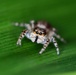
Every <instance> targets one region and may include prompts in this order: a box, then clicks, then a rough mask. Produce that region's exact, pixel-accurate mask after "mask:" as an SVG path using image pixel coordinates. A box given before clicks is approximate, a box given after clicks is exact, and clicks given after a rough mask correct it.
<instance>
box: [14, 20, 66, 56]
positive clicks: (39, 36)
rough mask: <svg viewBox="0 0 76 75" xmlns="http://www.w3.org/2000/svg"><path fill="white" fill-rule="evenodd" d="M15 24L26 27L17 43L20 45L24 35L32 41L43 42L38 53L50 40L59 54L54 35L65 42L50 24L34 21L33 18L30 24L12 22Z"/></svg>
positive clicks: (43, 49) (42, 50)
mask: <svg viewBox="0 0 76 75" xmlns="http://www.w3.org/2000/svg"><path fill="white" fill-rule="evenodd" d="M14 24H15V25H16V26H22V27H26V30H24V31H23V32H22V33H21V35H20V37H19V39H18V41H17V44H18V45H21V40H22V38H23V37H24V36H26V37H27V38H28V39H30V40H31V41H32V42H36V43H40V44H43V48H42V49H41V50H40V52H39V54H42V53H43V52H44V51H45V49H46V48H47V46H48V45H49V43H50V42H53V43H54V46H55V47H56V51H57V54H58V55H59V48H58V44H57V42H56V40H55V37H57V38H58V39H60V40H61V41H62V42H65V40H64V39H63V38H61V37H60V35H57V34H56V29H55V28H53V27H51V25H50V24H49V23H48V22H46V21H38V22H35V21H34V20H32V21H30V24H26V23H20V24H19V23H14Z"/></svg>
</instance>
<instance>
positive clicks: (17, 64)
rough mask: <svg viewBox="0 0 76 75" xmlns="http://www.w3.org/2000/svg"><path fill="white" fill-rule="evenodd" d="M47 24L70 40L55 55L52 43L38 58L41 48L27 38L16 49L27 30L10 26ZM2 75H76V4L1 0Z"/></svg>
mask: <svg viewBox="0 0 76 75" xmlns="http://www.w3.org/2000/svg"><path fill="white" fill-rule="evenodd" d="M32 19H34V20H37V21H38V20H46V21H48V22H50V23H51V24H52V25H53V27H55V28H57V29H58V33H59V34H60V35H61V36H62V37H64V38H65V39H66V40H67V44H63V43H61V42H60V41H59V40H57V41H58V43H59V47H60V52H61V54H60V55H59V56H57V55H56V51H55V48H54V46H53V44H52V43H51V44H50V45H49V47H48V48H47V49H46V51H45V52H44V53H43V54H42V55H39V54H38V52H39V51H40V49H41V48H42V45H38V44H36V43H32V42H31V41H30V40H28V39H26V38H24V39H23V41H22V46H21V47H20V46H19V47H18V46H17V45H16V42H17V39H18V37H19V35H20V33H21V31H22V30H23V29H24V28H21V27H15V26H12V25H11V22H29V21H30V20H32ZM0 75H76V0H38V1H37V0H0Z"/></svg>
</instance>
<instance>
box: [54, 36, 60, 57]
mask: <svg viewBox="0 0 76 75" xmlns="http://www.w3.org/2000/svg"><path fill="white" fill-rule="evenodd" d="M53 43H54V46H55V47H56V51H57V55H59V47H58V44H57V41H56V40H55V38H54V37H53Z"/></svg>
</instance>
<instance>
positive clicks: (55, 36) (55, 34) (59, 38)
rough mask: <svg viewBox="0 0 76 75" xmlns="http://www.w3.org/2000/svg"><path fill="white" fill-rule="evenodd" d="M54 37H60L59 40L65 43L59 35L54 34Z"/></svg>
mask: <svg viewBox="0 0 76 75" xmlns="http://www.w3.org/2000/svg"><path fill="white" fill-rule="evenodd" d="M54 36H55V37H56V38H58V39H60V41H62V42H64V43H66V41H65V40H64V38H62V37H61V36H60V35H58V34H56V33H55V35H54Z"/></svg>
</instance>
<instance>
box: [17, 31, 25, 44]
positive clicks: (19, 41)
mask: <svg viewBox="0 0 76 75" xmlns="http://www.w3.org/2000/svg"><path fill="white" fill-rule="evenodd" d="M25 33H26V30H23V32H22V33H21V34H20V36H19V38H18V41H17V45H21V40H22V38H24V36H25Z"/></svg>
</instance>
